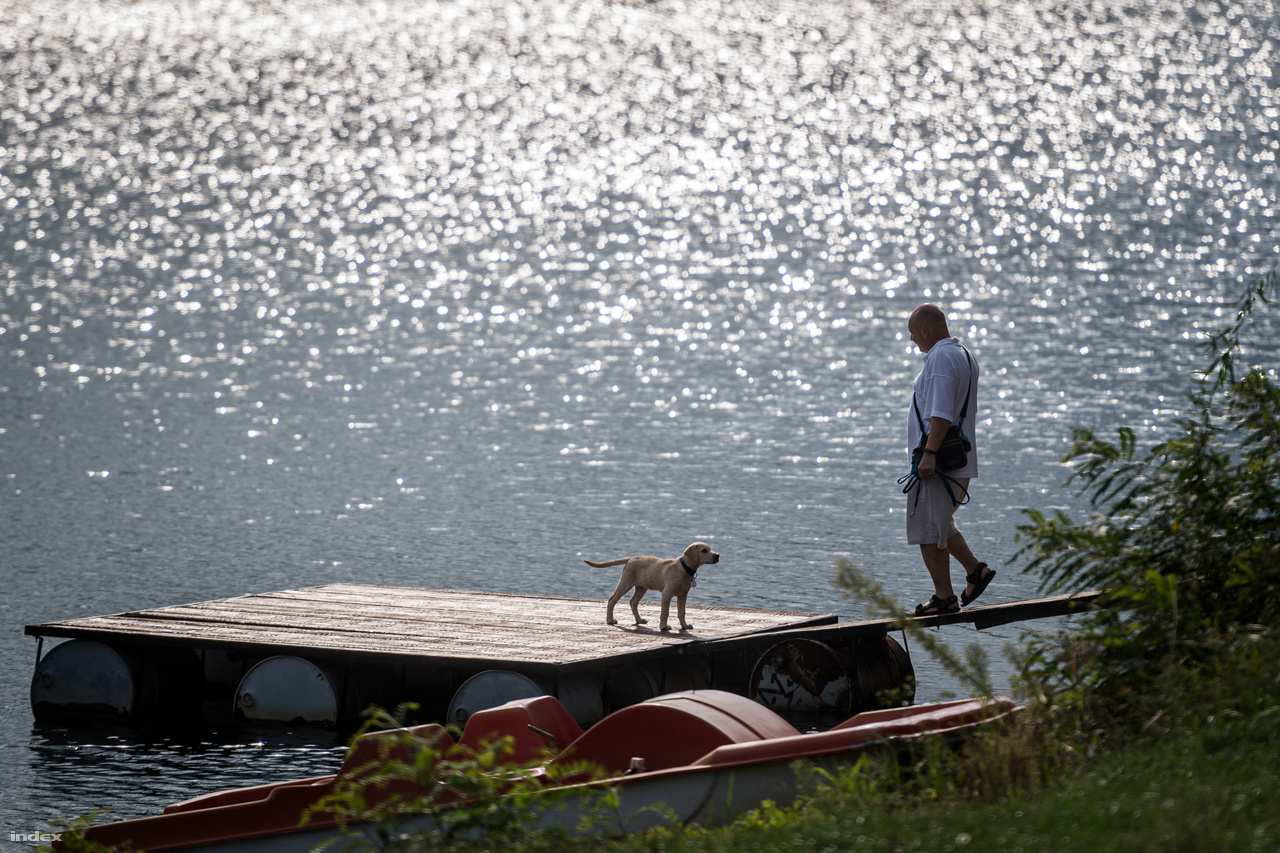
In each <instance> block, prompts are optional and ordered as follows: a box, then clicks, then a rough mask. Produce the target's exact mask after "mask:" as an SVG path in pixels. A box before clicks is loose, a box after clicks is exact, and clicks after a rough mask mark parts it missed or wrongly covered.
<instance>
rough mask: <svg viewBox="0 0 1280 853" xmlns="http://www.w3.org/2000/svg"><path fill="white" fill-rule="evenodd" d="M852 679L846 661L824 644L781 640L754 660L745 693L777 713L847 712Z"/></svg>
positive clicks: (851, 700) (810, 641) (852, 686)
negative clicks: (753, 666)
mask: <svg viewBox="0 0 1280 853" xmlns="http://www.w3.org/2000/svg"><path fill="white" fill-rule="evenodd" d="M853 692H854V681H853V675H852V673H851V672H850V668H849V665H848V661H847V660H845V659H844V656H842V655H839V654H837V653H836V651H835V650H834V649H832V648H831V647H830V646H828V645H827V644H826V643H822V642H819V641H817V640H809V639H802V638H797V639H790V640H783V641H781V642H779V643H776V644H774V645H773V646H772V647H770V648H769V650H768V651H766V652H765V653H764V654H763V655H761V656H760V659H759V660H758V661H756V665H755V669H754V670H753V671H752V673H751V681H750V683H749V684H748V693H747V695H748V696H750V698H752V699H754V700H756V701H757V702H759V703H760V704H762V705H765V706H767V707H769V708H772V709H773V710H775V711H777V712H778V713H780V714H783V715H786V714H787V713H788V712H796V711H808V712H834V713H838V714H849V713H850V711H851V708H852V705H853Z"/></svg>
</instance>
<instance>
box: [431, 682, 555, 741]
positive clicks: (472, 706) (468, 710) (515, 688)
mask: <svg viewBox="0 0 1280 853" xmlns="http://www.w3.org/2000/svg"><path fill="white" fill-rule="evenodd" d="M549 695H551V691H549V690H547V689H546V688H545V687H543V686H542V685H541V684H539V683H538V682H536V681H534V680H533V679H532V678H529V677H528V676H527V675H521V674H520V673H518V672H510V671H508V670H505V669H486V670H485V671H484V672H479V673H476V674H475V675H473V676H471V677H470V678H468V679H467V680H466V681H464V682H462V686H461V687H459V688H458V689H457V690H456V691H455V692H454V694H453V699H452V700H450V702H449V711H448V714H447V716H446V717H445V724H446V725H453V726H457V727H458V728H462V727H464V726H466V724H467V720H468V719H470V717H471V715H472V714H474V713H475V712H476V711H484V710H486V709H488V708H496V707H498V706H499V705H505V704H507V703H508V702H510V701H512V700H514V699H531V698H533V697H534V696H549Z"/></svg>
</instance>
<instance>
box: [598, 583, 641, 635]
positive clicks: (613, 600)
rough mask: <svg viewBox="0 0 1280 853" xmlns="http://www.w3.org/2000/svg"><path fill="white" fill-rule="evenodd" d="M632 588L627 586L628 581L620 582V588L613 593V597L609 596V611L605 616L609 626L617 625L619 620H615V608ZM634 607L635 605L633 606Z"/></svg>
mask: <svg viewBox="0 0 1280 853" xmlns="http://www.w3.org/2000/svg"><path fill="white" fill-rule="evenodd" d="M629 589H631V587H630V586H629V585H628V584H627V582H626V579H625V578H624V579H623V580H620V581H618V588H617V589H615V590H614V591H613V595H611V596H609V610H608V612H607V613H606V614H605V622H606V623H607V624H609V625H617V624H618V620H617V619H614V618H613V608H614V607H615V606H617V604H618V602H619V601H621V600H622V596H623V595H624V594H626V592H627V590H629ZM633 606H634V605H633Z"/></svg>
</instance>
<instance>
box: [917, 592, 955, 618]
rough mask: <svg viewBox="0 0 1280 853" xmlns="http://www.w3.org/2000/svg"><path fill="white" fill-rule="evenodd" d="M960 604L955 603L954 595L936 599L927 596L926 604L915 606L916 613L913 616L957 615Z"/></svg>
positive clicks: (932, 596)
mask: <svg viewBox="0 0 1280 853" xmlns="http://www.w3.org/2000/svg"><path fill="white" fill-rule="evenodd" d="M959 612H960V602H958V601H956V597H955V596H954V595H948V596H947V597H946V598H938V596H936V595H931V596H929V603H928V604H917V605H916V612H915V613H913V614H912V615H913V616H945V615H946V614H948V613H959Z"/></svg>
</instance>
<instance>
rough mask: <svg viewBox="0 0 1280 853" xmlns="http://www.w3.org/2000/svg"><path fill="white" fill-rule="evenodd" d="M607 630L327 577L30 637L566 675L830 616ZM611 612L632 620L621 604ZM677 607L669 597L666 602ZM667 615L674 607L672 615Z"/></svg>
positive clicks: (571, 609) (755, 615) (571, 602)
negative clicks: (688, 627) (309, 584)
mask: <svg viewBox="0 0 1280 853" xmlns="http://www.w3.org/2000/svg"><path fill="white" fill-rule="evenodd" d="M649 599H651V600H646V601H643V602H641V605H640V607H641V614H642V615H643V616H645V618H647V619H649V624H648V625H643V626H635V625H630V624H619V625H606V624H605V602H604V601H603V600H601V599H594V598H564V597H553V596H531V595H512V594H505V593H492V592H463V591H457V590H437V589H419V588H414V587H395V586H376V585H367V584H348V583H335V584H329V585H326V586H318V587H310V588H305V589H295V590H284V591H281V592H270V593H263V594H257V595H244V596H239V597H237V598H227V599H220V600H217V601H205V602H199V603H195V604H183V605H178V606H174V607H162V608H157V609H154V610H138V611H130V612H127V613H119V614H115V615H111V616H95V617H89V618H83V619H73V620H70V621H65V622H45V623H40V624H36V625H28V626H26V633H27V634H28V635H31V636H37V637H59V638H63V637H65V638H74V639H88V640H98V641H101V642H105V643H127V644H130V645H134V646H137V645H164V646H181V647H188V648H206V649H224V650H229V651H234V652H239V653H243V654H250V655H264V654H298V655H303V656H318V657H324V658H326V659H335V660H343V659H348V660H349V659H372V658H376V659H381V660H391V661H395V660H406V659H412V660H415V661H423V662H429V661H435V662H438V663H440V664H444V665H450V666H457V665H477V666H494V665H503V666H509V667H518V668H520V669H523V670H532V671H537V670H541V669H557V670H561V671H564V670H566V669H574V668H578V667H584V666H589V665H599V664H600V663H601V662H606V663H607V662H608V661H609V660H611V659H618V658H625V659H628V660H634V659H643V658H648V657H661V656H665V655H670V654H674V653H677V651H678V649H677V648H674V647H679V646H689V645H693V644H697V643H700V642H706V641H710V640H723V639H729V638H738V637H746V636H750V635H757V634H761V633H767V632H773V631H778V630H787V629H791V630H795V629H804V628H812V627H817V626H821V625H829V624H834V623H835V622H836V617H835V616H833V615H831V614H821V613H802V612H788V611H772V610H750V609H743V608H732V607H712V606H705V605H689V607H688V609H687V616H688V619H689V621H690V623H691V624H692V625H693V629H692V630H690V631H659V630H657V623H658V614H659V607H658V599H657V598H656V597H655V594H653V593H651V594H650V596H649ZM618 607H619V610H618V616H619V618H620V619H623V618H624V617H625V619H626V621H627V622H630V619H631V614H630V613H629V612H627V611H628V608H627V605H626V603H625V601H624V602H622V603H620V604H619V605H618ZM672 609H673V611H674V604H673V606H672ZM671 618H672V619H673V620H674V619H675V613H674V612H673V613H672V614H671Z"/></svg>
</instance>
